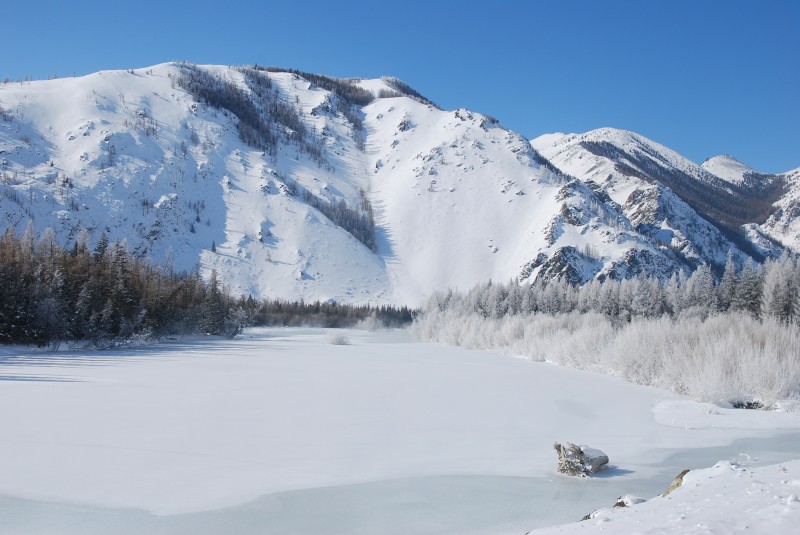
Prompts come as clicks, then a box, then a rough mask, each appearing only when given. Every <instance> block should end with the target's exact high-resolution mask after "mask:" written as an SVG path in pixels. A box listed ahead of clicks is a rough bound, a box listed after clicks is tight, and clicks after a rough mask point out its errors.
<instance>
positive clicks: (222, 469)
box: [0, 329, 800, 534]
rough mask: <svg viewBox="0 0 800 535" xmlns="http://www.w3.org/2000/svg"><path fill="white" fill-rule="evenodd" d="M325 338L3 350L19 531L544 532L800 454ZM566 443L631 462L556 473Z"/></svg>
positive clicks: (311, 334) (654, 406) (719, 415)
mask: <svg viewBox="0 0 800 535" xmlns="http://www.w3.org/2000/svg"><path fill="white" fill-rule="evenodd" d="M326 333H327V332H326V331H324V330H315V329H263V330H254V331H251V332H249V333H248V335H247V336H246V337H244V338H243V339H240V340H235V341H228V340H216V339H192V340H181V341H168V342H166V343H163V344H158V345H154V346H147V347H140V348H132V349H117V350H109V351H95V352H60V353H50V352H40V351H30V350H19V351H17V350H13V349H9V348H6V349H2V350H0V351H2V353H0V429H2V432H1V433H2V434H0V532H3V533H6V532H13V533H23V534H24V533H76V534H77V533H81V534H85V533H98V534H99V533H144V532H146V533H222V532H227V533H270V534H273V533H292V534H294V533H297V534H300V533H309V534H310V533H314V534H318V533H326V534H335V533H343V534H344V533H365V534H366V533H371V534H373V533H403V534H406V533H440V534H446V533H525V532H526V531H527V530H530V529H532V528H535V527H538V526H545V525H552V524H556V523H562V522H569V521H572V520H576V519H579V518H580V517H582V516H583V515H584V514H586V513H588V512H590V511H592V510H594V509H596V508H598V507H601V506H607V505H610V503H611V502H613V500H614V499H615V498H616V497H617V496H620V495H623V494H629V493H632V494H637V495H641V496H644V497H650V496H653V495H655V494H657V493H659V492H661V491H662V490H663V489H664V488H665V487H666V486H667V485H668V484H669V482H670V481H671V480H672V478H673V477H674V476H675V475H676V474H677V473H678V472H679V471H681V470H682V469H683V468H694V467H705V466H710V465H712V464H714V463H715V462H716V461H717V460H720V459H730V458H736V459H738V460H740V461H742V462H746V463H752V464H757V463H774V462H781V461H785V460H789V459H796V458H800V434H798V431H800V418H799V416H800V415H798V414H797V413H766V412H762V411H735V410H724V409H715V408H713V407H709V406H706V405H699V404H693V403H689V402H686V401H683V400H681V399H680V398H678V397H676V396H673V395H671V394H668V393H665V392H662V391H658V390H655V389H651V388H644V387H639V386H635V385H631V384H628V383H625V382H623V381H621V380H620V379H617V378H613V377H605V376H597V375H592V374H589V373H585V372H579V371H575V370H568V369H563V368H558V367H555V366H552V365H548V364H543V363H530V362H527V361H524V360H521V359H516V358H511V357H504V356H500V355H497V354H494V353H490V352H480V351H470V350H464V349H459V348H450V347H443V346H435V345H429V344H420V343H417V342H414V341H413V340H412V339H411V338H410V336H409V335H408V333H407V332H406V331H379V332H359V331H349V332H348V336H349V337H350V339H351V341H352V344H351V345H346V346H337V345H330V344H327V343H326ZM555 440H558V441H562V442H563V441H572V442H578V443H585V444H589V445H591V446H593V447H597V448H600V449H603V450H604V451H605V452H606V453H608V454H609V456H610V458H611V464H612V465H614V466H613V467H612V468H611V469H610V470H608V471H607V473H605V474H604V475H603V476H602V477H598V478H592V479H589V480H579V479H570V478H566V477H562V476H558V475H556V474H555V473H554V467H555V452H553V450H552V443H553V441H555Z"/></svg>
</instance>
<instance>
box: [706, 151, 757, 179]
mask: <svg viewBox="0 0 800 535" xmlns="http://www.w3.org/2000/svg"><path fill="white" fill-rule="evenodd" d="M700 167H702V168H703V169H704V170H706V171H708V172H709V173H711V174H712V175H715V176H717V177H719V178H721V179H722V180H726V181H728V182H730V183H731V184H741V183H742V182H744V180H745V176H746V175H749V174H754V173H758V171H756V170H755V169H753V168H752V167H750V166H749V165H746V164H743V163H742V162H740V161H739V160H737V159H736V158H734V157H733V156H730V155H728V154H720V155H719V156H714V157H712V158H708V159H707V160H706V161H704V162H703V163H702V164H701V165H700Z"/></svg>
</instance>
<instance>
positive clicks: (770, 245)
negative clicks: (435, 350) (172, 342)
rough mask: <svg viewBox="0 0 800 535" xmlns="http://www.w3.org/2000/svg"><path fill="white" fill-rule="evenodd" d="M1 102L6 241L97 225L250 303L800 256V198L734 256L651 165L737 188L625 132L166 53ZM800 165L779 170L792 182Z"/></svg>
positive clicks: (363, 298)
mask: <svg viewBox="0 0 800 535" xmlns="http://www.w3.org/2000/svg"><path fill="white" fill-rule="evenodd" d="M193 77H194V78H193ZM192 80H194V82H192ZM193 83H194V85H192V84H193ZM0 106H1V107H2V110H1V111H2V117H0V171H2V177H3V179H2V184H1V185H0V189H2V195H0V207H1V208H2V210H3V212H2V213H3V225H4V228H5V229H9V228H12V227H13V228H15V229H17V231H21V230H22V229H23V228H24V227H25V225H26V224H27V221H29V220H33V221H34V225H35V227H36V229H37V230H38V231H39V232H41V231H43V230H44V228H46V227H53V228H54V230H55V231H56V236H57V239H58V240H59V241H60V242H61V243H63V244H65V245H68V244H69V243H70V242H71V241H74V240H75V239H76V237H77V236H78V234H79V233H81V232H84V231H83V229H87V230H88V232H89V233H90V234H91V238H92V241H96V240H98V239H99V236H100V234H101V233H105V234H107V235H108V236H109V238H110V239H112V240H123V239H125V240H127V246H128V247H129V248H130V249H131V250H132V252H134V253H135V254H137V255H138V256H140V257H142V258H148V259H151V260H152V261H154V262H170V263H172V264H174V265H175V267H176V268H177V269H181V270H191V269H197V270H198V271H199V272H200V273H201V274H203V275H204V276H209V275H210V273H211V271H213V270H216V272H217V273H218V275H219V277H220V280H221V281H223V282H224V283H225V284H226V285H228V287H229V288H230V289H231V290H232V291H233V292H234V293H242V294H245V295H247V294H250V295H253V296H256V297H271V298H280V299H291V300H294V299H305V300H336V301H348V302H354V303H371V304H381V303H394V304H417V303H420V302H421V301H422V300H423V299H424V298H425V297H426V296H427V295H429V294H430V293H431V292H432V291H434V290H438V289H443V288H446V287H447V286H453V287H456V288H461V289H466V288H468V287H471V286H472V285H474V284H476V283H479V282H483V281H485V280H488V279H494V280H509V279H512V278H515V277H516V278H520V279H523V280H533V279H535V278H537V277H543V278H548V277H558V276H562V277H566V278H567V279H569V280H571V281H573V282H575V283H582V282H585V281H587V280H590V279H592V278H604V277H609V276H610V277H624V276H629V275H632V274H635V273H638V272H641V271H645V272H648V273H652V274H655V275H657V276H659V277H668V276H670V275H671V274H674V273H677V272H678V271H680V270H692V269H694V268H695V267H697V266H698V265H700V264H702V263H709V264H712V265H714V266H717V267H719V266H721V265H722V264H723V263H724V261H725V258H726V256H727V253H728V251H729V250H732V251H733V252H734V256H735V257H736V259H737V262H739V263H743V262H744V261H745V260H746V259H747V257H748V256H751V255H752V256H756V257H764V256H766V255H773V254H777V253H778V252H779V250H780V249H781V247H779V246H778V245H777V244H776V243H775V240H779V239H780V240H782V241H784V242H786V243H787V245H790V246H792V247H795V248H796V246H797V245H800V244H797V243H796V241H797V235H798V234H800V228H798V227H797V225H800V223H798V224H797V225H796V224H795V221H796V214H795V213H794V211H795V210H800V203H798V199H800V195H794V194H792V195H794V196H792V195H788V196H787V195H783V196H781V197H780V198H779V199H778V200H777V201H775V202H774V203H772V204H770V206H773V205H774V206H775V208H774V211H773V213H771V214H770V215H769V216H767V218H766V220H765V222H763V223H757V222H754V223H749V225H750V226H747V225H745V226H744V227H735V229H734V230H736V232H737V233H738V235H737V237H736V240H738V244H737V243H734V242H733V241H731V239H729V237H726V235H725V233H724V232H721V231H720V228H719V227H720V224H719V222H718V221H712V222H709V221H708V220H707V218H704V217H703V216H702V215H700V214H698V211H697V209H696V208H695V207H694V205H692V203H691V202H689V203H687V202H686V201H685V200H684V199H683V198H682V196H681V192H680V191H678V192H676V191H674V190H673V189H672V188H671V187H670V184H669V183H667V184H664V183H663V182H662V181H660V180H655V179H652V177H647V176H646V175H647V172H648V169H650V170H652V169H651V167H652V166H657V167H658V168H659V169H666V170H667V171H669V173H674V174H676V176H678V175H679V176H680V177H683V179H684V180H685V181H686V183H687V184H689V185H690V186H692V187H694V188H700V189H702V190H703V191H713V192H722V194H723V195H728V196H732V197H733V198H738V197H736V195H741V189H742V188H741V186H740V185H736V184H731V183H729V182H726V181H725V180H724V179H723V178H720V177H717V176H715V175H713V174H712V173H710V172H707V171H705V170H703V169H702V168H701V167H700V166H697V165H696V164H694V163H692V162H690V161H689V160H686V159H685V158H683V157H682V156H680V155H678V154H677V153H674V152H673V151H671V150H670V149H668V148H667V147H664V146H662V145H658V144H656V143H655V142H652V141H650V140H647V139H646V138H644V137H643V136H639V135H638V134H634V133H626V132H625V131H622V130H617V129H605V130H601V131H593V132H594V133H593V134H592V135H591V136H588V135H587V134H591V133H587V134H584V135H571V136H584V137H583V138H580V139H579V138H578V137H573V138H569V136H570V135H559V134H554V135H550V136H549V137H547V138H545V137H540V138H537V139H538V140H539V141H538V142H537V140H533V141H532V142H529V141H528V140H526V139H525V138H523V137H522V136H520V135H519V134H517V133H515V132H512V131H509V130H507V129H505V128H503V127H502V126H501V125H500V124H499V123H498V122H497V121H496V120H495V119H493V118H491V117H489V116H486V115H483V114H479V113H476V112H471V111H469V110H466V109H463V108H462V109H458V110H442V109H440V108H438V107H436V106H435V104H433V103H432V102H431V101H430V100H428V99H426V98H425V97H423V96H422V95H421V94H419V93H418V92H416V90H414V89H412V88H410V87H409V86H407V85H405V84H404V83H402V82H401V81H398V80H396V79H392V78H382V79H372V80H365V79H334V78H329V77H325V76H321V75H312V74H309V73H302V72H301V71H296V70H290V69H276V68H263V67H255V66H254V67H223V66H212V65H192V64H182V63H166V64H161V65H156V66H153V67H148V68H144V69H131V70H127V71H101V72H99V73H95V74H92V75H88V76H85V77H81V78H74V79H59V80H50V81H42V82H24V83H20V84H5V85H0ZM545 139H546V140H547V142H545V141H544V140H545ZM565 140H566V141H565ZM581 142H583V143H584V145H580V144H579V143H581ZM559 143H560V145H559ZM576 143H578V145H577V146H576ZM592 143H594V145H592ZM537 144H538V146H537ZM557 145H558V146H559V147H561V148H562V149H569V151H568V152H570V154H573V156H570V158H567V155H566V153H564V152H563V151H559V149H557V148H554V147H556V146H557ZM575 151H578V152H579V153H580V155H583V156H582V158H586V161H589V159H591V160H592V161H593V164H592V165H594V166H596V168H595V169H590V168H591V165H590V166H589V167H586V166H584V165H582V164H581V165H577V163H576V162H579V161H580V159H577V160H575V158H577V156H575V154H578V152H575ZM604 151H606V152H609V151H611V152H612V154H611V156H615V155H616V156H620V155H621V156H622V158H621V159H620V158H617V159H614V158H609V156H608V155H606V154H604ZM614 151H616V152H614ZM648 151H649V152H648ZM567 160H569V161H570V162H572V163H571V164H570V163H569V162H568V161H567ZM573 160H574V161H573ZM651 162H654V163H651ZM583 163H585V162H583ZM620 164H623V165H627V166H628V168H624V167H623V170H625V171H626V172H627V173H628V174H625V173H621V172H620V171H619V167H620ZM649 166H650V167H649ZM652 168H653V169H654V168H656V167H652ZM698 170H699V171H698ZM603 173H605V175H604V176H601V175H603ZM667 174H668V173H667ZM635 175H641V176H635ZM797 175H798V176H795V175H792V174H791V173H789V174H787V175H786V176H784V175H780V177H781V178H780V180H781V181H784V182H786V183H787V184H788V185H789V186H791V187H789V186H787V189H788V190H791V191H792V192H795V191H797V190H798V188H796V187H795V185H796V184H797V183H798V182H800V173H798V174H797ZM643 177H644V178H643ZM687 177H688V178H687ZM646 178H650V180H647V179H646ZM770 180H772V181H775V180H776V179H770ZM771 183H772V182H770V184H771ZM737 188H738V189H737ZM768 193H770V194H771V193H774V192H768ZM767 197H768V198H767V199H766V201H765V200H764V199H761V200H760V201H759V202H761V203H762V204H764V203H765V202H767V201H770V200H771V197H769V196H768V195H767ZM781 203H783V204H781ZM701 208H702V207H701ZM701 212H702V210H701ZM665 221H666V223H665ZM670 222H671V223H670ZM728 230H730V229H728ZM370 240H371V241H370ZM736 240H734V241H736ZM795 250H796V249H795Z"/></svg>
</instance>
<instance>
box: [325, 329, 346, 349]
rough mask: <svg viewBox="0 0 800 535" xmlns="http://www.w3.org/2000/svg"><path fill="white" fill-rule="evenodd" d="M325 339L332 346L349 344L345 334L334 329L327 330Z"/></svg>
mask: <svg viewBox="0 0 800 535" xmlns="http://www.w3.org/2000/svg"><path fill="white" fill-rule="evenodd" d="M326 340H327V342H328V343H329V344H331V345H334V346H347V345H350V338H348V337H347V335H345V334H344V333H341V332H336V331H330V332H328V336H327V338H326Z"/></svg>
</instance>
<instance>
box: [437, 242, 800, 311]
mask: <svg viewBox="0 0 800 535" xmlns="http://www.w3.org/2000/svg"><path fill="white" fill-rule="evenodd" d="M426 308H427V309H429V310H430V309H433V308H436V309H438V310H439V311H445V310H450V311H455V312H458V313H462V314H478V315H479V316H483V317H491V318H499V317H503V316H506V315H519V314H535V313H543V314H569V313H572V312H598V313H601V314H604V315H606V316H608V317H611V318H614V319H615V320H622V321H630V320H631V319H633V318H657V317H663V316H669V317H675V318H677V317H687V316H691V317H697V318H699V319H705V318H706V317H708V316H709V315H713V314H717V313H724V312H743V313H746V314H748V315H750V316H752V317H754V318H764V317H773V318H776V319H778V320H779V321H781V322H784V323H789V322H796V321H797V320H798V319H799V318H800V261H798V258H797V257H796V256H795V255H793V254H789V253H785V254H784V255H782V256H781V257H780V258H777V259H769V260H767V261H766V262H765V263H764V264H756V263H753V262H752V261H748V262H747V263H745V264H744V265H743V266H742V267H741V268H737V266H736V265H735V264H734V262H733V258H732V256H730V255H729V256H728V260H727V262H726V264H725V270H724V272H723V275H722V277H721V278H720V279H719V280H717V279H716V278H715V277H714V274H713V272H712V270H711V267H710V266H708V265H706V264H703V265H701V266H700V267H698V268H697V269H696V270H695V271H694V272H693V273H692V274H691V275H688V276H687V275H686V274H685V273H683V272H681V273H680V274H678V275H673V276H672V277H671V278H670V279H667V280H661V279H658V278H656V277H651V276H648V275H644V274H642V275H639V276H637V277H633V278H631V279H625V280H616V279H610V278H609V279H606V280H603V281H599V280H592V281H590V282H588V283H586V284H584V285H582V286H579V285H574V284H571V283H569V282H568V281H566V280H563V279H555V280H536V281H535V282H534V283H532V284H529V285H520V284H519V282H517V281H512V282H510V283H506V284H502V283H499V284H498V283H492V282H488V283H485V284H480V285H478V286H475V287H474V288H472V289H471V290H469V291H468V292H466V293H460V292H454V291H452V290H449V291H446V292H439V293H436V294H434V295H433V296H432V297H431V299H430V300H429V302H428V304H427V307H426Z"/></svg>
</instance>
